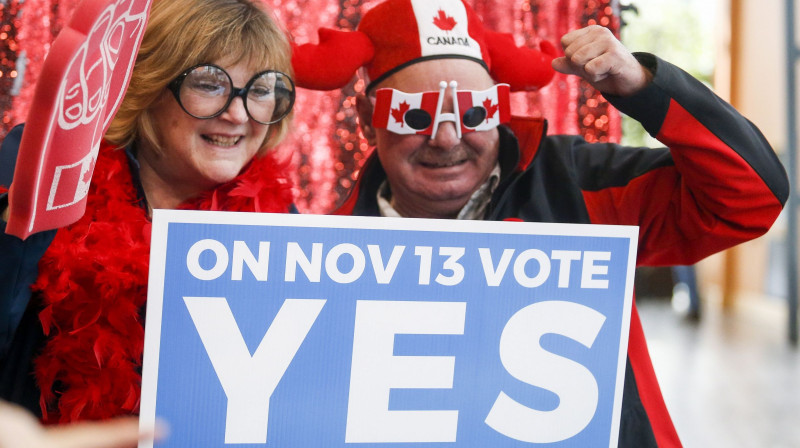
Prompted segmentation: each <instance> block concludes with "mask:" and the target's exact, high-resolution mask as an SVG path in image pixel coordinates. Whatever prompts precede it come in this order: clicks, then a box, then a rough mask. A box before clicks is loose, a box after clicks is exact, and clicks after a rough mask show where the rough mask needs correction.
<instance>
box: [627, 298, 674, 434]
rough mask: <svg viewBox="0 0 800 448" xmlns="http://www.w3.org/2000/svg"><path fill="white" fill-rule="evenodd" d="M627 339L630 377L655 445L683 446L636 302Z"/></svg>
mask: <svg viewBox="0 0 800 448" xmlns="http://www.w3.org/2000/svg"><path fill="white" fill-rule="evenodd" d="M628 338H629V339H628V360H629V361H630V363H631V369H633V376H634V377H635V378H636V387H637V388H638V389H639V399H640V400H641V401H642V406H644V409H645V412H647V416H648V419H649V420H650V426H651V427H652V428H653V435H654V436H655V438H656V442H657V444H658V447H659V448H673V447H674V448H680V447H681V446H683V445H681V441H680V438H678V433H677V432H676V431H675V425H674V424H673V423H672V418H671V417H670V416H669V411H668V410H667V405H666V404H665V403H664V397H663V396H662V395H661V387H659V385H658V379H657V378H656V372H655V370H653V364H652V362H651V361H650V353H649V352H648V350H647V342H646V340H645V337H644V330H643V329H642V322H641V320H639V311H638V310H637V309H636V303H635V302H634V304H633V310H632V312H631V330H630V332H629V333H628Z"/></svg>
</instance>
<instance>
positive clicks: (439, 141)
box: [429, 121, 461, 149]
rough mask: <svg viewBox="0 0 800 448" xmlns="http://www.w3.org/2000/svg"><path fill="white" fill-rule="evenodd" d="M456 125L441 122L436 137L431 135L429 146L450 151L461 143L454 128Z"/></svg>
mask: <svg viewBox="0 0 800 448" xmlns="http://www.w3.org/2000/svg"><path fill="white" fill-rule="evenodd" d="M457 125H458V123H455V122H453V121H443V122H441V123H439V128H438V129H437V130H436V135H432V136H431V138H430V141H429V144H430V146H432V147H434V148H439V149H450V148H452V147H454V146H456V145H457V144H459V143H460V142H461V138H460V137H459V136H458V134H459V132H458V129H457V128H456V126H457Z"/></svg>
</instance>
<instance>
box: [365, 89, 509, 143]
mask: <svg viewBox="0 0 800 448" xmlns="http://www.w3.org/2000/svg"><path fill="white" fill-rule="evenodd" d="M447 87H448V84H447V83H446V82H445V81H442V82H441V83H439V91H438V92H419V93H406V92H402V91H400V90H395V89H390V88H383V89H378V90H376V91H375V109H374V112H373V114H372V126H373V127H375V128H380V129H386V130H388V131H390V132H394V133H395V134H421V135H430V136H431V138H435V137H436V132H437V130H438V128H439V124H440V123H442V122H445V121H452V122H454V123H455V125H456V133H457V135H458V138H461V134H463V133H467V132H473V131H486V130H489V129H493V128H495V127H497V126H499V125H500V124H502V123H507V122H508V121H509V120H510V119H511V100H510V98H509V93H510V88H509V85H508V84H496V85H494V86H492V87H490V88H489V89H486V90H483V91H474V90H456V89H457V87H458V84H457V83H456V81H450V84H449V87H450V89H451V91H452V96H453V112H452V113H442V103H444V98H445V89H447ZM460 111H464V112H463V113H461V112H460Z"/></svg>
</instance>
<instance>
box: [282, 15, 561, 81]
mask: <svg viewBox="0 0 800 448" xmlns="http://www.w3.org/2000/svg"><path fill="white" fill-rule="evenodd" d="M540 47H541V51H539V50H534V49H530V48H526V47H517V46H516V44H515V43H514V38H513V36H512V35H510V34H507V33H497V32H494V31H491V30H488V29H485V28H484V27H483V23H482V22H481V20H480V19H479V18H478V16H477V15H476V14H475V12H474V11H473V10H472V8H470V7H469V5H467V4H466V3H464V2H463V1H462V0H386V1H385V2H383V3H381V4H379V5H377V6H375V7H374V8H372V9H370V10H369V11H367V12H366V13H365V14H364V16H363V17H362V19H361V22H360V23H359V25H358V29H357V30H356V31H337V30H332V29H329V28H322V29H320V30H319V44H317V45H314V44H304V45H297V46H295V47H294V52H293V55H292V65H293V68H294V72H295V77H296V78H297V85H298V86H300V87H304V88H308V89H314V90H332V89H337V88H341V87H344V86H345V85H347V83H348V82H350V80H351V79H352V77H353V75H354V74H355V72H356V71H357V70H358V69H359V68H360V67H362V66H363V67H365V68H366V70H367V74H368V75H369V78H370V80H371V82H372V84H371V85H374V84H376V83H377V82H380V81H381V80H382V79H384V78H385V77H387V76H389V75H391V74H392V73H394V72H396V71H398V70H400V69H402V68H403V67H405V66H407V65H410V64H413V63H415V62H419V61H423V60H427V59H442V58H466V59H471V60H474V61H476V62H478V63H480V64H482V65H483V66H484V67H486V69H487V70H488V71H489V73H490V74H491V75H492V77H493V78H494V79H495V80H496V81H498V82H502V83H507V84H509V85H510V86H511V90H512V91H517V90H535V89H538V88H540V87H542V86H544V85H546V84H547V83H548V82H550V79H551V78H552V77H553V74H554V71H553V69H552V67H551V66H550V61H551V60H552V59H553V58H554V57H555V55H556V51H555V47H554V46H553V45H552V44H550V43H549V42H546V41H543V42H542V43H541V45H540Z"/></svg>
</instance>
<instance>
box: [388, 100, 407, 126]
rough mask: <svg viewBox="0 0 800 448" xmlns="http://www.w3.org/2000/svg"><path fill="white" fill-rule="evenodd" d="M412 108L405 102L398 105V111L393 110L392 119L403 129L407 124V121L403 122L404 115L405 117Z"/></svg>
mask: <svg viewBox="0 0 800 448" xmlns="http://www.w3.org/2000/svg"><path fill="white" fill-rule="evenodd" d="M410 108H411V106H409V105H408V103H406V102H405V101H403V102H402V103H400V104H398V105H397V109H392V118H394V121H396V122H398V123H400V127H401V128H402V127H403V124H404V123H405V121H403V115H405V114H406V112H408V109H410Z"/></svg>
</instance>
